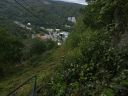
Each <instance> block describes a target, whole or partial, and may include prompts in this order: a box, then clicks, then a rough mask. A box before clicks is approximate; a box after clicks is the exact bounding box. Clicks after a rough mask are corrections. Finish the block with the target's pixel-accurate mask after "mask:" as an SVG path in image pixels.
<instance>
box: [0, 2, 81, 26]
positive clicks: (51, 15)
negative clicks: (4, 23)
mask: <svg viewBox="0 0 128 96" xmlns="http://www.w3.org/2000/svg"><path fill="white" fill-rule="evenodd" d="M17 1H18V2H19V3H20V4H22V5H23V6H24V7H25V8H27V10H29V11H30V12H32V14H33V15H35V16H33V15H32V14H31V13H30V12H28V11H26V10H25V9H24V8H22V7H21V6H20V5H18V4H17V3H16V2H15V1H14V0H0V21H1V20H3V19H5V20H12V21H19V22H22V23H23V24H26V23H28V22H31V23H32V24H33V25H38V26H43V27H57V28H58V27H63V25H64V24H66V22H67V17H69V16H78V15H79V9H80V8H81V7H82V5H80V4H75V3H66V2H62V1H53V0H17Z"/></svg>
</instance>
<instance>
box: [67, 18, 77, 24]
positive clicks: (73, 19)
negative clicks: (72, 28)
mask: <svg viewBox="0 0 128 96" xmlns="http://www.w3.org/2000/svg"><path fill="white" fill-rule="evenodd" d="M68 21H70V22H72V23H76V18H75V17H68Z"/></svg>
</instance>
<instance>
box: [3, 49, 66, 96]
mask: <svg viewBox="0 0 128 96" xmlns="http://www.w3.org/2000/svg"><path fill="white" fill-rule="evenodd" d="M62 54H63V50H62V49H59V52H58V51H55V50H52V51H50V53H47V54H44V55H42V56H41V58H42V59H40V60H39V64H37V66H31V65H27V66H25V67H24V69H23V70H22V71H20V72H18V73H16V74H13V75H12V76H10V77H7V78H5V79H3V80H1V81H0V96H6V95H7V94H8V92H10V91H11V90H13V89H14V88H15V87H17V86H19V85H20V84H22V83H23V82H24V81H26V80H27V79H28V78H30V77H31V76H33V75H36V76H37V84H38V85H41V84H42V83H43V80H44V78H46V77H48V76H50V75H51V74H52V73H54V71H55V69H56V67H57V66H58V64H59V61H58V60H60V58H61V56H62ZM31 86H32V84H26V85H25V86H23V87H22V88H21V89H19V90H18V93H20V94H18V96H25V94H27V93H28V90H30V89H31V88H32V87H31Z"/></svg>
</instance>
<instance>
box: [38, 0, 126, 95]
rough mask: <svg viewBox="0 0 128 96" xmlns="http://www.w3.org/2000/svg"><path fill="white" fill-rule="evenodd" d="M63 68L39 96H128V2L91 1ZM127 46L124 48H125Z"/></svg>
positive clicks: (68, 45)
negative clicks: (127, 38)
mask: <svg viewBox="0 0 128 96" xmlns="http://www.w3.org/2000/svg"><path fill="white" fill-rule="evenodd" d="M87 2H88V5H87V6H85V8H83V10H81V13H82V15H81V17H79V22H77V24H76V25H75V28H74V30H73V32H72V33H71V34H70V36H69V38H68V40H67V41H66V43H65V44H64V47H63V48H64V50H65V55H63V58H62V62H61V67H60V69H59V70H58V72H57V73H55V75H54V76H53V78H54V79H51V80H49V81H48V80H47V82H46V83H45V84H44V89H42V91H41V93H40V95H39V96H42V94H43V96H128V77H127V76H128V45H127V41H126V42H120V41H122V39H124V38H122V35H123V34H124V33H127V32H128V30H127V24H128V12H127V11H128V6H127V5H128V1H127V0H87ZM121 43H124V44H123V45H124V46H121Z"/></svg>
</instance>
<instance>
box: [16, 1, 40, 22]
mask: <svg viewBox="0 0 128 96" xmlns="http://www.w3.org/2000/svg"><path fill="white" fill-rule="evenodd" d="M14 1H15V2H16V3H17V4H18V5H20V6H21V7H22V8H24V9H25V10H26V11H27V12H29V13H30V14H31V15H33V16H34V17H35V18H37V19H38V20H39V21H42V20H41V19H39V17H38V16H37V15H35V14H34V13H33V12H31V11H30V10H29V9H27V8H26V7H25V6H24V5H22V4H21V3H19V2H18V1H17V0H14Z"/></svg>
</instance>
